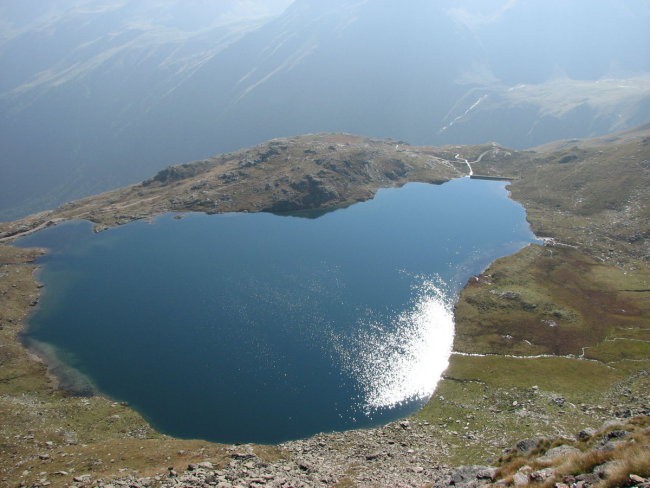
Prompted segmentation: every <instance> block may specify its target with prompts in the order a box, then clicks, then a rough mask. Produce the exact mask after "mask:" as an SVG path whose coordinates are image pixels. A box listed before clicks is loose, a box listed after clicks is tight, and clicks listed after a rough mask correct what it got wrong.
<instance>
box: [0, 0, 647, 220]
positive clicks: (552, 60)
mask: <svg viewBox="0 0 650 488" xmlns="http://www.w3.org/2000/svg"><path fill="white" fill-rule="evenodd" d="M289 3H290V0H284V1H281V0H277V1H276V2H266V1H264V2H262V1H261V0H258V1H250V0H249V1H237V0H230V1H227V2H210V1H207V0H205V1H198V0H197V1H192V2H181V1H180V0H169V1H167V2H155V1H153V0H152V1H149V2H146V1H144V2H123V1H118V0H115V1H114V2H99V1H96V2H95V1H87V2H72V1H71V0H59V1H57V2H49V3H48V5H49V6H50V10H49V11H47V12H44V13H42V14H41V15H39V16H36V15H34V14H33V12H34V11H35V10H38V9H35V8H34V6H35V5H40V2H36V1H34V2H31V3H30V2H26V3H23V2H5V3H4V4H2V5H0V72H2V73H3V75H2V76H1V77H0V144H1V146H2V148H3V151H2V154H0V172H1V174H2V176H3V178H2V179H0V218H1V217H5V218H10V217H14V216H17V215H19V214H24V213H26V212H28V211H33V210H34V209H37V208H45V207H50V206H53V205H55V204H57V203H60V202H62V201H64V200H69V199H71V198H75V197H79V196H82V195H86V194H89V193H96V192H97V191H101V190H104V189H108V188H111V187H115V186H119V185H123V184H126V183H129V182H134V181H137V180H140V179H142V178H144V177H146V176H147V175H148V174H150V173H151V172H153V171H155V170H157V169H160V168H162V167H164V166H166V165H168V164H170V163H173V162H178V161H186V160H191V159H197V158H202V157H205V156H209V155H212V154H215V153H218V152H222V151H228V150H231V149H235V148H239V147H244V146H248V145H251V144H255V143H258V142H261V141H263V140H266V139H269V138H272V137H277V136H287V135H294V134H301V133H307V132H322V131H345V132H353V133H358V134H364V135H372V136H381V137H394V138H399V139H405V140H407V141H409V142H412V143H417V144H444V143H451V142H454V143H456V142H459V143H460V142H462V143H481V142H485V141H487V140H496V141H499V142H501V143H503V144H506V145H510V146H513V147H518V148H521V147H527V146H531V145H537V144H541V143H544V142H546V141H549V140H552V139H557V138H562V137H582V136H589V135H597V134H601V133H604V132H608V131H610V130H615V129H623V128H626V127H629V126H631V125H634V124H637V123H641V122H645V121H648V120H650V89H649V88H648V87H649V86H650V84H649V83H648V80H649V78H648V73H650V34H649V33H648V30H647V28H646V26H647V25H650V2H648V1H646V0H628V1H620V0H603V1H599V2H593V1H588V0H575V1H572V2H564V1H562V2H560V1H558V2H553V3H552V4H550V3H549V2H544V1H542V0H529V1H526V2H523V1H521V2H517V1H513V0H510V1H506V0H489V1H488V0H480V1H479V0H453V1H452V0H443V1H435V2H434V1H429V0H414V1H412V2H408V3H398V2H394V1H391V0H365V1H363V0H328V1H327V2H325V1H320V0H295V1H294V2H293V3H291V4H290V5H289ZM73 4H74V5H77V6H76V7H74V8H72V7H70V5H73ZM287 5H289V6H288V8H287V9H286V10H285V11H284V12H282V10H283V8H284V7H286V6H287ZM260 7H263V9H262V10H259V8H260ZM281 12H282V13H281ZM280 13H281V14H280Z"/></svg>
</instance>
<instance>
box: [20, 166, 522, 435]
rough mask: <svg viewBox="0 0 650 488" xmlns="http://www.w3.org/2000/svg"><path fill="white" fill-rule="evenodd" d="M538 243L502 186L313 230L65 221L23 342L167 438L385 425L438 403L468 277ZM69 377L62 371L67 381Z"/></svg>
mask: <svg viewBox="0 0 650 488" xmlns="http://www.w3.org/2000/svg"><path fill="white" fill-rule="evenodd" d="M533 240H534V236H533V235H532V233H531V232H530V230H529V227H528V225H527V223H526V220H525V213H524V210H523V208H522V207H521V206H520V205H518V204H517V203H515V202H513V201H512V200H510V199H508V197H507V192H506V190H505V184H504V183H501V182H493V181H478V180H469V179H467V178H464V179H458V180H454V181H451V182H449V183H446V184H444V185H440V186H434V185H426V184H409V185H406V186H405V187H403V188H401V189H387V190H381V191H379V193H378V194H377V196H376V198H375V199H373V200H371V201H368V202H364V203H358V204H355V205H352V206H351V207H349V208H346V209H341V210H336V211H333V212H330V213H326V214H325V215H322V216H320V217H318V218H312V219H310V218H304V217H295V216H278V215H272V214H227V215H212V216H208V215H203V214H188V215H186V216H184V217H183V218H182V219H180V220H179V219H175V218H174V216H172V215H165V216H161V217H159V218H156V219H155V221H154V222H153V223H151V222H145V221H139V222H134V223H131V224H128V225H125V226H122V227H117V228H114V229H110V230H107V231H105V232H101V233H99V234H93V233H92V232H91V227H90V224H89V223H87V222H73V223H66V224H63V225H60V226H57V227H54V228H49V229H46V230H43V231H41V232H39V233H37V234H34V235H31V236H28V237H26V238H24V239H22V240H21V241H20V243H19V244H20V245H21V246H45V247H49V248H50V249H51V251H52V252H51V253H49V254H48V255H47V256H46V257H45V258H43V259H42V264H43V268H42V270H41V272H40V280H41V281H42V282H43V283H44V284H45V288H44V293H43V296H42V299H41V302H40V306H39V307H38V309H37V311H36V312H35V314H34V315H33V316H32V318H31V320H30V322H29V328H28V331H27V333H26V335H25V340H26V342H27V343H28V344H29V345H30V346H31V347H33V348H34V349H36V350H37V351H40V353H41V354H43V355H46V356H48V361H49V362H50V363H51V364H57V363H58V364H59V367H58V368H57V370H58V371H60V372H61V374H62V375H63V378H64V381H66V382H67V383H68V384H70V385H74V386H75V387H77V388H83V387H84V385H92V386H93V387H94V388H96V389H97V390H99V391H101V392H103V393H105V394H107V395H109V396H111V397H113V398H115V399H117V400H123V401H127V402H128V403H129V404H131V405H132V406H133V407H135V408H136V409H137V410H138V411H140V412H141V413H142V414H143V415H144V416H145V417H146V418H147V419H148V420H149V421H150V422H151V423H152V424H153V425H154V426H155V427H157V428H158V429H160V430H162V431H163V432H165V433H168V434H172V435H176V436H180V437H186V438H195V437H196V438H203V439H209V440H216V441H224V442H253V441H254V442H277V441H282V440H286V439H292V438H299V437H304V436H308V435H310V434H314V433H316V432H321V431H332V430H342V429H348V428H353V427H362V426H369V425H374V424H378V423H382V422H387V421H389V420H393V419H395V418H397V417H400V416H403V415H405V414H408V413H411V412H413V411H414V410H415V409H417V408H418V407H419V406H421V405H422V403H423V402H424V401H426V399H427V398H428V396H430V394H431V393H432V392H433V390H434V388H435V385H436V383H437V381H438V378H439V376H440V374H441V373H442V371H443V370H444V369H445V367H446V365H447V362H448V357H449V353H450V350H451V344H452V339H453V319H452V307H453V302H454V300H455V296H456V294H457V293H458V291H459V290H460V289H461V288H462V286H463V285H464V283H465V282H466V281H467V279H468V278H469V277H470V276H471V275H472V274H476V273H478V272H479V271H481V270H482V269H483V268H484V267H485V266H487V265H488V264H489V263H490V262H491V261H493V260H494V259H495V258H497V257H499V256H503V255H507V254H510V253H513V252H514V251H516V250H517V249H519V248H521V247H523V246H525V245H526V244H527V243H529V242H531V241H533ZM61 365H65V368H62V367H61Z"/></svg>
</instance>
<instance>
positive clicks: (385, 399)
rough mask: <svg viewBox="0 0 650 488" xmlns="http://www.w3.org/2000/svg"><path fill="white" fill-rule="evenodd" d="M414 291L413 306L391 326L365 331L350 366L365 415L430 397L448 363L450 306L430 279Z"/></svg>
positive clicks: (451, 331)
mask: <svg viewBox="0 0 650 488" xmlns="http://www.w3.org/2000/svg"><path fill="white" fill-rule="evenodd" d="M414 291H415V293H414V295H415V298H414V299H413V300H412V302H411V305H410V306H409V307H408V308H407V309H406V310H405V311H403V312H401V313H399V314H398V315H396V316H395V317H393V318H392V319H391V320H390V321H389V322H390V323H389V324H386V325H382V324H376V323H374V324H368V325H369V327H366V328H364V329H365V331H364V332H362V333H361V334H360V336H359V338H358V343H357V344H358V348H359V350H358V353H357V355H356V358H354V361H352V362H351V361H348V367H349V368H350V369H352V370H353V371H352V372H353V374H354V376H355V377H356V379H357V381H358V382H359V383H360V385H361V388H362V390H363V409H364V411H365V412H366V413H367V414H370V413H372V412H373V411H375V410H378V409H383V408H391V407H395V406H398V405H400V404H403V403H404V402H407V401H413V400H423V399H426V398H428V397H429V396H431V394H432V393H433V392H434V390H435V388H436V385H437V384H438V380H439V379H440V376H441V375H442V373H443V372H444V370H445V369H446V368H447V366H448V364H449V356H450V354H451V349H452V344H453V339H454V321H453V311H452V307H453V301H452V299H451V297H450V296H449V294H446V293H444V292H443V290H442V287H441V286H436V284H434V282H433V281H431V280H424V281H423V282H421V284H420V285H419V286H417V287H415V290H414Z"/></svg>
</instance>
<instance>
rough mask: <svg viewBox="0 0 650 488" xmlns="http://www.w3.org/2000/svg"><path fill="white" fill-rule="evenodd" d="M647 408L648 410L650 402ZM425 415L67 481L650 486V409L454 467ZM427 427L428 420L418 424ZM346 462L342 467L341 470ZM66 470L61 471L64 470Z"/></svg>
mask: <svg viewBox="0 0 650 488" xmlns="http://www.w3.org/2000/svg"><path fill="white" fill-rule="evenodd" d="M649 413H650V412H649ZM426 427H427V425H426V424H420V425H418V426H417V433H416V434H414V432H413V431H412V425H411V422H409V421H401V422H395V423H392V424H389V425H387V426H385V427H383V428H380V429H371V430H366V431H354V432H348V433H344V434H329V435H319V436H316V437H313V438H310V439H306V440H304V441H297V442H291V443H287V444H281V445H280V446H279V447H280V449H281V450H282V453H283V455H282V456H281V457H280V458H279V459H275V460H268V459H263V458H261V457H259V456H258V455H257V454H256V453H255V450H254V449H253V447H252V446H250V445H239V446H231V447H229V448H228V452H227V455H226V456H225V458H224V459H222V460H220V461H218V462H213V461H212V460H203V461H199V462H192V463H188V464H186V465H183V466H168V467H167V469H166V470H164V471H163V472H161V473H158V474H156V475H153V476H147V477H142V476H138V475H137V474H136V473H134V474H129V475H126V476H118V477H115V478H113V479H100V480H94V479H92V477H91V476H90V475H77V476H75V477H74V478H73V480H72V481H73V482H72V483H71V485H70V486H72V487H77V488H86V487H90V486H97V487H100V488H117V487H129V488H148V487H160V488H177V487H186V488H211V487H217V488H256V487H273V488H308V487H328V486H337V487H344V486H364V487H365V486H367V487H434V486H440V487H452V486H454V487H458V488H479V487H486V486H494V485H497V486H515V487H523V486H531V487H532V486H549V487H550V486H553V487H555V488H570V487H574V488H588V487H590V486H594V487H601V488H610V487H615V486H624V487H641V488H648V487H650V479H648V477H649V476H650V417H649V416H647V415H646V416H637V417H632V418H628V419H625V420H610V421H608V422H606V423H605V424H603V425H602V426H601V428H600V429H593V428H587V429H584V430H581V431H580V432H578V433H577V434H576V435H575V436H574V437H573V438H565V437H555V438H537V439H523V440H521V441H519V442H517V443H516V445H515V446H513V447H512V448H508V449H505V450H504V452H503V455H502V456H501V457H500V458H499V459H498V460H497V461H498V462H497V464H498V466H490V465H472V466H462V467H457V468H451V467H450V466H447V465H444V464H441V463H439V462H438V461H437V460H436V453H438V454H441V453H442V452H443V450H444V447H443V446H436V445H435V444H436V443H435V435H431V434H432V433H431V432H426ZM423 428H424V430H423ZM342 472H345V474H342ZM61 475H62V476H63V475H64V474H63V473H61Z"/></svg>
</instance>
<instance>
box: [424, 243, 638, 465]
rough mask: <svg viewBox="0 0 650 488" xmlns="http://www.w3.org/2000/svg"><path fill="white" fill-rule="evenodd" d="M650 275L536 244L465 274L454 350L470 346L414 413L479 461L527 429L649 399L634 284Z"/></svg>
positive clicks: (551, 429)
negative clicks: (480, 270) (471, 275)
mask: <svg viewBox="0 0 650 488" xmlns="http://www.w3.org/2000/svg"><path fill="white" fill-rule="evenodd" d="M649 278H650V277H649V276H648V271H647V270H646V269H645V268H642V267H638V268H636V270H634V271H624V270H622V269H621V268H618V267H613V266H607V265H605V264H602V263H599V262H597V261H595V260H594V259H593V258H590V257H589V256H587V255H585V254H583V253H580V252H579V251H577V250H575V249H569V248H561V247H540V246H535V245H533V246H529V247H528V248H526V249H523V250H522V251H520V252H519V253H517V254H515V255H513V256H509V257H506V258H503V259H500V260H498V261H496V262H495V263H493V265H492V266H490V267H489V268H488V269H487V270H486V271H485V272H484V273H483V274H481V275H480V276H478V277H476V278H475V279H472V280H471V282H470V283H469V284H468V286H467V287H466V288H465V289H464V290H463V292H462V293H461V296H460V299H459V302H458V304H457V307H456V328H457V333H456V338H455V343H454V351H456V352H460V353H470V354H474V355H461V354H454V355H452V357H451V360H450V365H449V368H448V370H447V371H446V373H445V376H444V379H443V380H442V381H441V382H440V384H439V386H438V388H437V390H436V393H435V395H434V397H433V398H432V399H431V400H430V401H429V403H428V404H427V405H426V406H425V407H424V408H423V409H422V411H421V412H419V413H418V416H419V417H421V418H424V419H427V420H429V421H431V422H437V423H438V424H439V425H440V426H441V427H443V429H441V431H440V434H441V435H442V436H445V437H446V438H447V440H448V442H449V443H450V447H451V453H452V454H451V457H452V459H451V461H452V462H454V463H477V462H481V460H483V462H486V461H487V460H488V459H492V460H493V459H495V458H496V457H497V456H498V454H499V452H500V451H501V449H503V447H504V446H508V445H511V444H513V443H514V442H515V441H517V440H519V439H522V438H527V437H540V436H548V435H552V434H559V435H570V434H572V433H574V432H576V431H577V430H580V429H581V428H583V427H586V426H592V427H597V426H599V425H600V423H602V421H603V420H604V419H606V418H609V417H610V416H612V415H614V413H615V410H616V409H617V408H618V407H619V406H620V405H621V404H628V405H637V406H642V405H645V406H646V407H647V406H648V400H649V399H648V396H647V391H650V375H647V372H648V366H649V365H650V347H649V346H650V338H649V337H648V333H649V331H650V308H649V307H648V305H649V303H648V300H647V296H646V295H647V293H645V292H638V291H634V292H630V291H629V290H642V289H647V288H648V286H647V283H648V281H649ZM551 321H552V322H551ZM535 356H542V357H535Z"/></svg>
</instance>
